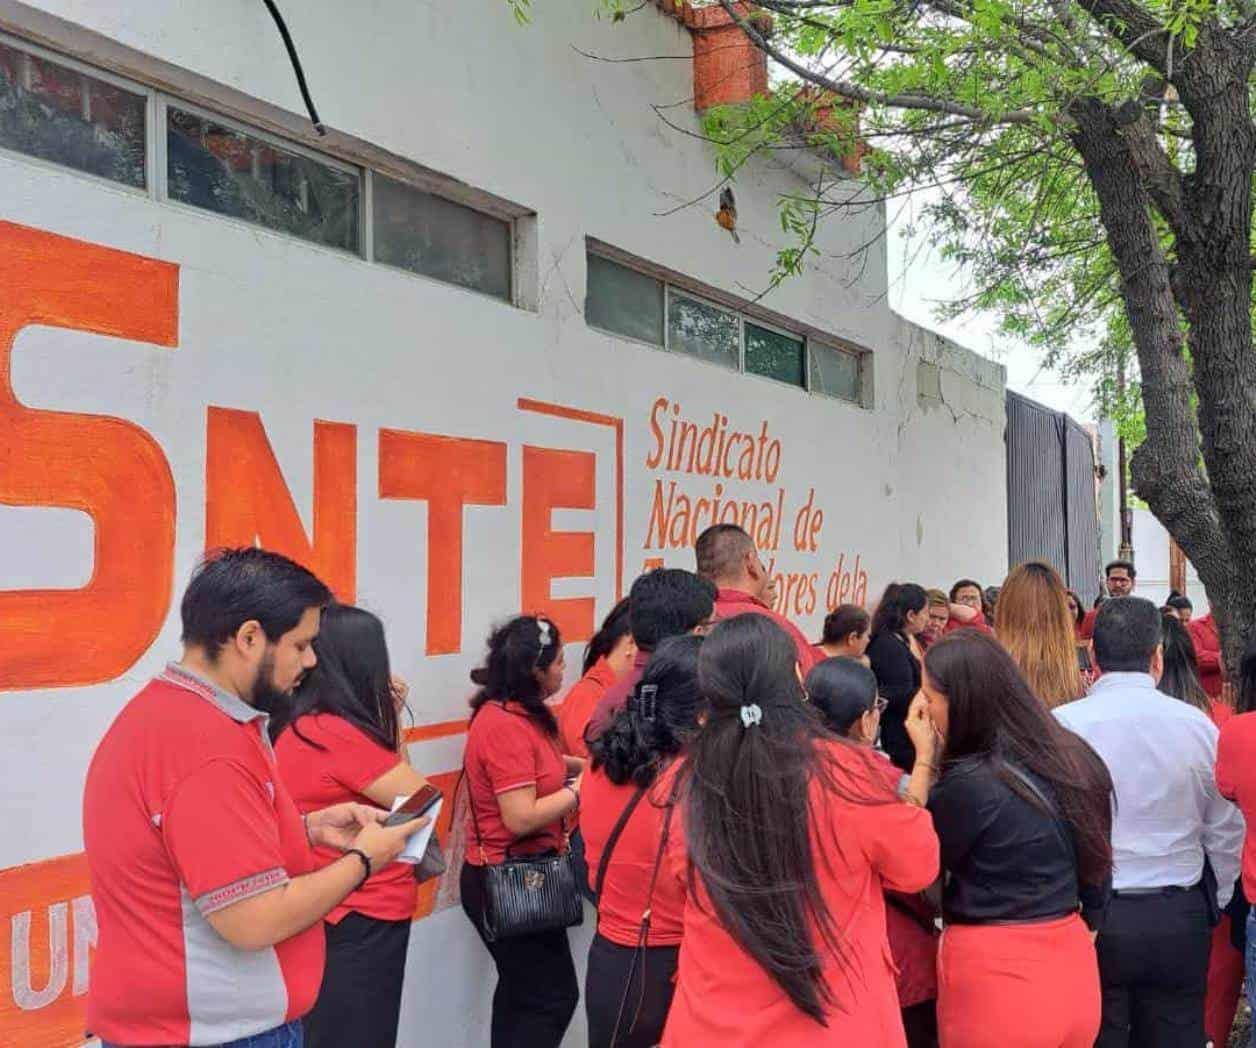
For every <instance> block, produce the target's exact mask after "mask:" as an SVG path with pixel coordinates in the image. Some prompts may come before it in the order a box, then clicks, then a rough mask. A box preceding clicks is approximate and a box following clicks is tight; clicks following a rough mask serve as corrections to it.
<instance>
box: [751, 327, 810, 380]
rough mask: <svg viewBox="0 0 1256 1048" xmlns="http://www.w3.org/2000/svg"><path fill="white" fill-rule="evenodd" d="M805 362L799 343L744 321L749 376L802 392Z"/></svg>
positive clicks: (794, 339) (796, 340)
mask: <svg viewBox="0 0 1256 1048" xmlns="http://www.w3.org/2000/svg"><path fill="white" fill-rule="evenodd" d="M806 361H807V346H806V343H804V342H803V340H802V339H800V338H795V337H794V336H793V335H783V334H781V332H779V331H771V330H769V329H768V328H764V327H760V326H759V325H758V324H752V323H751V322H750V321H748V320H747V321H746V370H747V371H748V372H750V373H751V374H752V375H764V376H766V377H767V378H774V379H776V380H777V381H778V382H788V383H789V384H790V385H791V386H801V387H802V388H803V389H806V388H807V365H806Z"/></svg>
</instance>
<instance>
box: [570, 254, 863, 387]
mask: <svg viewBox="0 0 1256 1048" xmlns="http://www.w3.org/2000/svg"><path fill="white" fill-rule="evenodd" d="M589 255H596V256H597V257H598V258H600V259H602V260H603V261H606V262H610V263H612V264H614V265H617V266H619V267H621V268H623V269H628V270H632V271H633V272H635V273H639V274H641V275H642V276H646V277H649V278H650V279H652V280H655V281H657V282H658V283H659V284H660V285H661V286H662V288H663V344H661V345H660V344H659V343H657V342H647V341H645V340H643V339H640V338H635V337H633V336H631V335H623V334H620V333H619V332H617V331H611V330H609V329H608V328H604V327H600V326H598V325H597V324H593V323H590V322H589V319H588V314H587V311H585V310H582V313H584V317H585V326H586V327H587V328H588V329H589V330H590V331H596V332H598V333H599V334H602V335H605V336H607V337H608V338H616V339H621V340H622V341H624V342H628V343H631V344H634V345H638V346H644V347H646V348H648V349H652V350H655V351H656V352H663V353H668V354H672V355H675V356H680V357H684V358H686V359H689V360H694V361H696V362H697V363H699V364H704V365H706V366H708V367H715V368H719V369H720V370H721V371H723V372H726V373H729V372H731V373H733V374H740V375H745V376H748V377H750V378H754V379H762V380H764V381H766V382H772V383H774V384H775V385H776V386H779V387H783V388H785V389H792V390H797V391H798V392H799V393H805V394H807V395H809V396H816V397H823V398H824V399H825V400H832V401H835V402H837V403H839V404H847V405H849V406H851V407H856V408H862V409H864V410H866V411H868V410H872V408H873V407H874V404H875V401H874V399H873V391H872V367H871V359H872V355H873V351H872V350H870V349H866V348H864V347H863V346H857V345H854V344H852V343H850V342H847V341H846V340H845V339H842V338H839V337H838V336H836V335H832V334H829V333H828V332H823V331H820V330H819V329H817V328H813V327H812V326H811V325H809V324H802V323H798V324H795V323H792V322H791V321H790V320H789V318H787V317H782V316H780V315H779V314H776V313H774V312H772V311H771V310H766V309H763V308H762V307H760V306H756V305H755V304H754V303H752V302H747V301H745V300H744V299H741V298H738V297H737V296H735V295H730V294H727V293H726V292H722V291H720V290H718V289H716V288H713V287H710V286H708V285H704V284H701V283H700V282H698V281H696V280H693V279H692V278H690V277H687V276H685V275H684V274H680V273H676V272H675V271H673V270H670V269H668V268H666V267H664V266H660V265H658V264H656V263H653V262H649V261H647V260H646V259H642V258H638V257H636V256H634V255H630V254H629V253H628V252H626V251H623V250H621V249H619V248H617V247H615V246H614V245H613V244H609V243H607V242H606V241H603V240H598V239H597V238H595V237H592V236H587V237H585V256H586V258H587V257H588V256H589ZM673 290H675V291H677V292H679V293H680V294H682V295H685V296H686V297H687V298H692V299H695V300H696V301H698V302H701V303H702V304H703V305H707V306H711V307H713V308H715V309H720V310H722V311H724V312H726V313H732V314H733V315H734V316H736V317H737V321H738V335H739V340H738V366H737V369H736V371H733V369H732V368H728V367H725V366H724V365H722V364H719V363H716V362H715V361H712V360H706V359H704V358H702V357H699V356H696V355H694V354H692V353H685V352H683V351H681V350H677V349H673V348H672V346H671V337H670V319H671V318H670V315H669V307H670V304H671V293H672V291H673ZM585 294H586V300H587V295H588V289H587V287H586V291H585ZM746 324H753V325H754V326H755V327H759V328H763V329H764V330H765V331H771V332H773V333H775V334H778V335H783V336H785V337H787V338H791V339H794V340H796V341H801V342H802V344H803V384H802V385H796V384H795V383H793V382H786V381H784V380H783V379H779V378H775V377H773V376H772V375H761V374H759V373H758V372H757V371H747V370H746ZM813 345H816V346H823V347H825V348H827V349H831V350H834V351H836V352H840V353H846V354H849V355H850V356H853V357H854V358H855V363H856V367H857V368H858V376H859V395H858V397H856V398H855V399H851V398H849V397H844V396H841V395H840V394H837V393H826V392H824V391H822V390H817V389H814V388H813V387H812V381H811V366H812V346H813Z"/></svg>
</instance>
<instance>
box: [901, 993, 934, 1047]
mask: <svg viewBox="0 0 1256 1048" xmlns="http://www.w3.org/2000/svg"><path fill="white" fill-rule="evenodd" d="M903 1032H904V1033H905V1034H906V1035H907V1048H938V1002H937V1001H921V1002H920V1003H919V1004H913V1005H911V1006H910V1007H907V1008H904V1009H903Z"/></svg>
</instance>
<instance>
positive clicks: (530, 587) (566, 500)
mask: <svg viewBox="0 0 1256 1048" xmlns="http://www.w3.org/2000/svg"><path fill="white" fill-rule="evenodd" d="M596 467H597V456H596V455H593V454H591V453H590V452H587V451H564V450H557V449H554V448H534V447H529V446H526V445H525V447H524V449H523V564H522V567H521V578H522V583H523V586H522V589H523V610H524V611H525V612H542V613H544V614H546V615H548V616H549V617H550V618H551V619H553V620H554V623H555V625H557V626H558V631H559V633H561V634H562V637H563V642H564V643H570V642H572V641H581V640H588V639H589V638H590V637H591V636H593V617H594V598H593V597H566V598H555V597H554V596H553V595H552V593H551V583H552V582H553V580H554V579H558V578H589V579H592V577H593V574H594V545H593V543H594V536H593V533H592V532H586V531H555V530H554V525H553V515H554V510H555V509H556V508H561V509H593V508H594V507H595V506H596V505H597V487H596Z"/></svg>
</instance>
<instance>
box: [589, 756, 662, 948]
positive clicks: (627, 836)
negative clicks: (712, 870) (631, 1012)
mask: <svg viewBox="0 0 1256 1048" xmlns="http://www.w3.org/2000/svg"><path fill="white" fill-rule="evenodd" d="M669 788H670V787H669ZM660 789H661V788H660V787H659V785H658V784H656V785H655V786H653V787H651V788H650V789H649V790H648V791H647V792H646V795H645V796H644V797H642V798H641V800H640V801H638V802H637V806H636V808H634V809H633V812H632V815H631V816H630V817H629V819H628V821H627V822H626V823H624V828H623V830H622V831H621V833H620V836H619V840H618V841H616V843H615V849H614V851H612V852H611V858H610V863H609V865H608V866H607V867H606V879H605V881H604V883H603V885H602V895H601V897H600V898H599V899H598V901H597V930H598V932H599V933H600V934H601V935H602V937H603V938H604V939H609V940H610V941H611V942H613V943H617V944H618V945H620V946H636V945H637V939H638V937H639V936H640V932H641V919H642V917H643V916H644V915H645V911H646V909H647V908H648V909H649V910H650V941H649V942H648V943H647V944H646V945H647V946H678V945H679V944H680V934H681V931H682V928H683V920H684V909H685V892H684V886H683V885H682V884H680V883H679V882H678V881H677V880H676V878H675V877H672V876H670V875H669V874H668V871H667V870H665V869H664V868H663V864H662V863H661V862H660V863H659V874H658V877H657V879H655V880H654V892H653V894H652V895H651V893H650V881H651V880H652V879H654V869H655V863H656V862H658V861H659V858H660V855H659V845H660V843H661V842H662V838H663V819H664V816H665V814H666V811H667V808H666V801H667V790H666V789H662V790H661V792H660ZM636 792H637V787H636V786H635V785H634V784H633V783H625V784H624V785H622V786H616V785H615V783H613V782H611V780H610V779H608V778H607V777H606V771H605V769H603V768H597V769H596V770H592V771H590V772H589V773H588V774H587V775H586V776H585V777H584V785H583V787H582V788H581V791H580V833H581V834H582V835H583V836H584V854H585V860H586V861H587V862H588V865H589V887H590V888H591V889H592V888H596V887H597V874H598V868H599V866H600V864H601V862H602V855H603V853H604V852H605V850H606V842H607V841H608V840H609V839H610V835H611V831H612V830H613V829H614V828H615V823H617V822H618V821H619V817H620V815H622V814H623V811H624V809H625V808H626V807H627V805H628V802H629V801H631V800H632V797H633V794H635V793H636ZM668 832H669V834H670V833H672V832H679V828H678V825H677V821H676V818H675V816H673V818H672V824H671V827H670V829H669V830H668Z"/></svg>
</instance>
